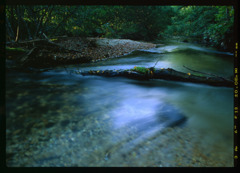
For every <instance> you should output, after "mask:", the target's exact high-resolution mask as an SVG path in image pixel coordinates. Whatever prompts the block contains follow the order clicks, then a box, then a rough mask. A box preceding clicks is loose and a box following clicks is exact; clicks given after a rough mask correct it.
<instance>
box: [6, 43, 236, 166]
mask: <svg viewBox="0 0 240 173" xmlns="http://www.w3.org/2000/svg"><path fill="white" fill-rule="evenodd" d="M157 61H158V63H157V64H156V66H155V67H156V68H173V69H175V70H178V71H182V72H187V73H192V72H191V71H189V70H188V69H186V68H184V67H183V65H185V66H187V67H189V68H191V69H194V70H198V71H202V72H207V73H214V74H217V75H220V76H224V77H230V76H232V75H233V56H232V55H231V54H229V53H224V52H219V51H216V50H214V49H209V48H205V47H202V46H199V45H193V44H188V43H176V42H175V43H168V44H165V45H161V46H159V47H157V48H153V49H149V50H141V51H135V52H133V53H131V54H129V55H126V56H123V57H119V58H115V59H109V60H106V61H100V62H97V63H91V64H87V63H86V64H81V65H69V66H66V68H64V67H57V68H54V69H52V70H50V71H47V72H43V73H21V72H14V71H9V70H8V71H7V72H6V163H7V166H9V167H18V166H21V167H58V166H60V167H62V166H67V167H72V166H74V167H82V166H87V167H88V166H100V167H102V166H129V167H131V166H141V167H142V166H150V167H152V166H153V167H181V166H193V167H195V166H201V167H205V166H210V167H214V166H218V167H219V166H220V167H221V166H233V89H232V88H227V87H214V86H208V85H204V84H193V83H184V82H175V81H174V82H173V81H166V80H150V81H138V80H133V79H126V78H119V77H117V78H114V77H113V78H105V77H100V76H81V75H79V74H75V73H72V71H85V70H98V69H99V70H106V69H116V70H117V69H129V68H133V67H134V66H142V67H152V66H154V64H155V63H156V62H157Z"/></svg>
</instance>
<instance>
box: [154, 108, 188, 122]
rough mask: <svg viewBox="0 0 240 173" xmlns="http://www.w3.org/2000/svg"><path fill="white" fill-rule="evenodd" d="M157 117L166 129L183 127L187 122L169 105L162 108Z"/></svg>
mask: <svg viewBox="0 0 240 173" xmlns="http://www.w3.org/2000/svg"><path fill="white" fill-rule="evenodd" d="M157 117H158V121H159V122H161V123H163V125H164V126H165V127H174V126H182V125H184V123H185V122H186V120H187V118H186V117H185V116H184V115H183V114H182V113H181V112H180V111H179V110H178V109H177V108H175V107H174V106H172V105H169V104H164V105H162V106H161V108H160V110H159V115H158V116H157Z"/></svg>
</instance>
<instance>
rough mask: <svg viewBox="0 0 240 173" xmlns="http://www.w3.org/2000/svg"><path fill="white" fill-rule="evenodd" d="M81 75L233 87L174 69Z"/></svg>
mask: <svg viewBox="0 0 240 173" xmlns="http://www.w3.org/2000/svg"><path fill="white" fill-rule="evenodd" d="M76 73H78V74H81V75H98V76H106V77H118V76H119V77H127V78H133V79H138V80H149V79H164V80H172V81H183V82H192V83H203V84H208V85H212V86H224V87H233V86H234V85H233V82H232V81H231V80H225V79H222V78H219V77H208V76H197V75H192V74H190V73H183V72H179V71H176V70H174V69H171V68H168V69H154V70H153V68H149V70H148V73H145V74H144V73H140V72H137V71H135V70H133V69H128V70H98V71H95V70H90V71H86V72H76Z"/></svg>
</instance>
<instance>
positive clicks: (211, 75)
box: [183, 65, 233, 82]
mask: <svg viewBox="0 0 240 173" xmlns="http://www.w3.org/2000/svg"><path fill="white" fill-rule="evenodd" d="M183 67H184V68H186V69H188V70H190V71H193V72H196V73H201V74H206V75H210V76H215V77H218V78H221V79H223V80H225V81H231V82H233V80H231V79H227V78H224V77H222V76H218V75H215V74H212V73H205V72H201V71H197V70H192V69H190V68H188V67H186V66H185V65H183Z"/></svg>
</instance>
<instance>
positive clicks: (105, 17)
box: [6, 5, 173, 40]
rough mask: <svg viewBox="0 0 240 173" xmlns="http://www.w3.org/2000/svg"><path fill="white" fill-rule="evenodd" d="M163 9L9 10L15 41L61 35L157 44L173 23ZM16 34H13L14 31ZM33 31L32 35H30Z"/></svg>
mask: <svg viewBox="0 0 240 173" xmlns="http://www.w3.org/2000/svg"><path fill="white" fill-rule="evenodd" d="M172 15H173V13H172V8H171V7H162V6H59V5H57V6H42V5H40V6H7V8H6V17H7V19H9V20H8V21H9V24H10V25H7V27H8V28H7V31H8V36H9V37H11V39H12V40H14V39H15V38H14V37H16V35H17V33H16V31H17V27H19V29H20V39H22V40H24V39H30V38H39V37H41V36H42V35H41V34H42V33H45V34H46V35H47V36H48V37H54V36H57V35H68V36H81V37H89V36H90V37H108V38H129V39H135V40H154V39H156V37H157V36H161V35H162V34H159V33H162V32H163V30H164V29H165V28H166V27H167V25H169V24H170V22H171V20H170V19H171V17H172ZM11 30H12V31H13V32H14V34H12V31H11ZM28 31H29V32H28Z"/></svg>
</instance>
